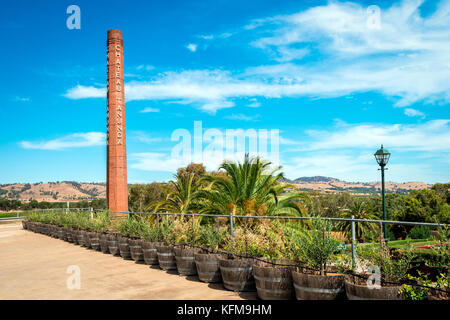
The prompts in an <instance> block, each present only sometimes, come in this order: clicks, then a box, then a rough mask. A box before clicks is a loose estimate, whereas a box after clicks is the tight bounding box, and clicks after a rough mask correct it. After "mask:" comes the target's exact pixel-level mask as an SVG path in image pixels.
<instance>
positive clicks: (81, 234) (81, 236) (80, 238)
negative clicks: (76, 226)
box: [77, 230, 86, 247]
mask: <svg viewBox="0 0 450 320" xmlns="http://www.w3.org/2000/svg"><path fill="white" fill-rule="evenodd" d="M77 239H78V244H79V245H80V246H83V247H85V246H86V242H85V238H84V231H83V230H78V232H77Z"/></svg>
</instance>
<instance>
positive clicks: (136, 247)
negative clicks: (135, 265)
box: [128, 239, 144, 262]
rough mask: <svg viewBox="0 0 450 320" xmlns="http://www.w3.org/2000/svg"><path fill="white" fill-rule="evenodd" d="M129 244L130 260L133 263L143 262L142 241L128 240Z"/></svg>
mask: <svg viewBox="0 0 450 320" xmlns="http://www.w3.org/2000/svg"><path fill="white" fill-rule="evenodd" d="M128 242H129V244H130V254H131V259H133V260H134V261H135V262H141V261H143V260H144V253H143V251H142V240H140V239H130V240H128Z"/></svg>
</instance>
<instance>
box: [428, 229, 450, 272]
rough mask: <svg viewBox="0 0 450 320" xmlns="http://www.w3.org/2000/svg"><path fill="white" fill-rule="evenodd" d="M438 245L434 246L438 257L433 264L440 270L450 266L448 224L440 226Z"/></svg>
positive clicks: (449, 232)
mask: <svg viewBox="0 0 450 320" xmlns="http://www.w3.org/2000/svg"><path fill="white" fill-rule="evenodd" d="M438 241H439V243H438V246H432V247H431V250H432V251H433V252H434V254H435V256H436V259H435V260H434V261H433V262H432V263H431V266H433V267H437V268H438V270H439V271H442V270H443V269H444V268H448V267H449V266H450V242H449V241H450V228H449V227H448V226H446V225H444V226H441V227H439V228H438Z"/></svg>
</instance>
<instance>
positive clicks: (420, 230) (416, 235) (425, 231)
mask: <svg viewBox="0 0 450 320" xmlns="http://www.w3.org/2000/svg"><path fill="white" fill-rule="evenodd" d="M408 238H410V239H429V238H431V228H430V227H427V226H414V228H412V229H411V230H410V231H409V233H408Z"/></svg>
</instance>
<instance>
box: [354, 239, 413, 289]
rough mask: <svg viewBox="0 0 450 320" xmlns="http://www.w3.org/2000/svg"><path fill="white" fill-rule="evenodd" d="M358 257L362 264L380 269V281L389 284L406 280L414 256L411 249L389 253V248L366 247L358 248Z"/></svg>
mask: <svg viewBox="0 0 450 320" xmlns="http://www.w3.org/2000/svg"><path fill="white" fill-rule="evenodd" d="M358 251H359V252H358V257H359V259H360V260H361V263H362V264H366V265H375V266H378V267H379V268H380V271H381V279H382V280H383V281H389V282H399V281H401V280H404V279H406V275H407V272H408V270H409V269H410V267H411V262H412V261H413V259H414V254H413V251H412V249H411V248H408V249H406V250H396V251H395V253H394V251H391V250H390V249H389V248H386V247H383V249H380V248H377V247H372V246H366V247H358Z"/></svg>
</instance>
